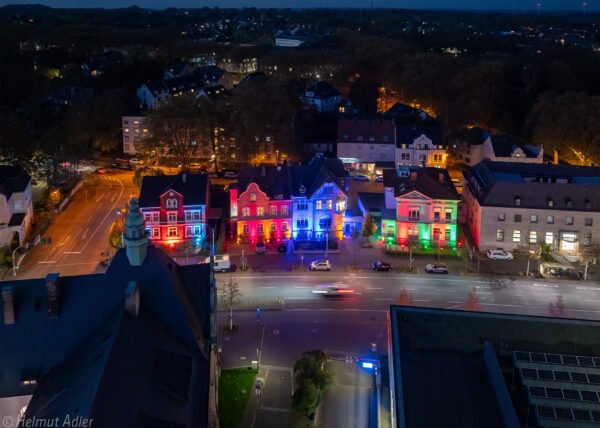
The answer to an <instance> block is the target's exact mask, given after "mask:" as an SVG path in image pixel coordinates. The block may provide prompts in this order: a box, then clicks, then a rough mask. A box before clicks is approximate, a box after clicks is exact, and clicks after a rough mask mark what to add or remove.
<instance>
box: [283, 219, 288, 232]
mask: <svg viewBox="0 0 600 428" xmlns="http://www.w3.org/2000/svg"><path fill="white" fill-rule="evenodd" d="M281 231H282V232H287V231H288V224H287V222H285V221H284V222H283V223H281Z"/></svg>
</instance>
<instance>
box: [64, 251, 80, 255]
mask: <svg viewBox="0 0 600 428" xmlns="http://www.w3.org/2000/svg"><path fill="white" fill-rule="evenodd" d="M63 254H81V251H65V252H63Z"/></svg>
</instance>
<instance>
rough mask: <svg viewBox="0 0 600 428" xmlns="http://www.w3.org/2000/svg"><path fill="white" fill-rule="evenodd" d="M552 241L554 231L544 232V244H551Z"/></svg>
mask: <svg viewBox="0 0 600 428" xmlns="http://www.w3.org/2000/svg"><path fill="white" fill-rule="evenodd" d="M553 243H554V233H552V232H546V244H548V245H552V244H553Z"/></svg>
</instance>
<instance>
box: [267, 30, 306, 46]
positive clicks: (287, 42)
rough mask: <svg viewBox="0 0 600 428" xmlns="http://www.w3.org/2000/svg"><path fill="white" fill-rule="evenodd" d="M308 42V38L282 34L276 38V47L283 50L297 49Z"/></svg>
mask: <svg viewBox="0 0 600 428" xmlns="http://www.w3.org/2000/svg"><path fill="white" fill-rule="evenodd" d="M304 42H306V37H301V36H295V35H293V34H286V33H281V34H278V35H276V36H275V46H279V47H283V48H297V47H298V46H300V45H302V44H303V43H304Z"/></svg>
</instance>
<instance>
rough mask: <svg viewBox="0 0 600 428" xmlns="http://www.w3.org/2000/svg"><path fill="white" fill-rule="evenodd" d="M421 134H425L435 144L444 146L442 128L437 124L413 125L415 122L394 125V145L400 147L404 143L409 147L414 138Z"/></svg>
mask: <svg viewBox="0 0 600 428" xmlns="http://www.w3.org/2000/svg"><path fill="white" fill-rule="evenodd" d="M421 135H425V136H426V137H427V138H429V139H430V140H431V141H432V143H433V144H435V145H436V146H445V143H444V139H443V137H442V128H441V127H440V126H439V125H415V124H409V123H406V124H399V125H396V147H402V144H406V145H407V146H409V147H410V145H412V144H413V142H414V141H415V139H417V138H419V137H420V136H421Z"/></svg>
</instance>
